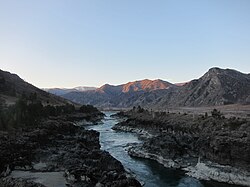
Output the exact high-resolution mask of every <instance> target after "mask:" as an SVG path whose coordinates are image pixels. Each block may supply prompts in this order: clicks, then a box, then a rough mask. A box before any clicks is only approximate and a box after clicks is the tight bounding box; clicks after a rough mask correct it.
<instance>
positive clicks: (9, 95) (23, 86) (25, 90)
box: [0, 69, 72, 105]
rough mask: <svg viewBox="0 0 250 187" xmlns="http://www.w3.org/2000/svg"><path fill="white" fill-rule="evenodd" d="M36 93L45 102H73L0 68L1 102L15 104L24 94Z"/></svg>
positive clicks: (57, 103) (58, 103)
mask: <svg viewBox="0 0 250 187" xmlns="http://www.w3.org/2000/svg"><path fill="white" fill-rule="evenodd" d="M32 94H35V95H36V97H37V98H38V99H39V100H41V101H42V103H43V104H51V105H63V104H72V102H71V101H68V100H66V99H64V98H61V97H59V96H56V95H53V94H50V93H48V92H45V91H44V90H41V89H39V88H37V87H35V86H34V85H32V84H30V83H28V82H26V81H24V80H23V79H22V78H20V77H19V76H18V75H17V74H14V73H10V72H8V71H3V70H1V69H0V102H1V104H6V105H11V104H14V103H15V102H16V101H17V100H18V98H19V97H20V96H22V95H26V96H31V95H32Z"/></svg>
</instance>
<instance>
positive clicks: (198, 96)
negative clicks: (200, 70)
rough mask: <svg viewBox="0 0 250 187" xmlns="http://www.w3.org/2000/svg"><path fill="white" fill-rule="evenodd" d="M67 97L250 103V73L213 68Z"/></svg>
mask: <svg viewBox="0 0 250 187" xmlns="http://www.w3.org/2000/svg"><path fill="white" fill-rule="evenodd" d="M162 85H163V86H162ZM161 86H162V87H161ZM63 97H65V98H67V99H69V100H72V101H74V102H78V103H81V104H92V105H95V106H97V107H103V108H106V107H118V108H128V107H133V106H138V105H141V106H143V107H146V108H156V109H157V108H158V109H160V108H164V107H169V106H170V107H182V106H188V107H197V106H217V105H227V104H250V74H244V73H241V72H239V71H237V70H234V69H221V68H218V67H213V68H210V69H209V70H208V71H207V72H206V73H205V74H204V75H203V76H201V77H200V78H198V79H194V80H191V81H189V82H186V83H182V84H180V83H179V84H176V85H175V84H172V83H169V82H167V81H163V80H160V79H156V80H148V79H143V80H140V81H133V82H128V83H126V84H121V85H117V86H114V85H109V84H105V85H103V86H102V87H100V88H97V89H96V90H95V91H87V92H82V93H77V92H70V93H67V94H65V95H63Z"/></svg>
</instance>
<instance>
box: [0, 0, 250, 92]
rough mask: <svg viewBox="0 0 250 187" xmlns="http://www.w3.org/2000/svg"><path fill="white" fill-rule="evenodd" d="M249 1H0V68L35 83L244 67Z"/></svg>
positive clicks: (190, 75)
mask: <svg viewBox="0 0 250 187" xmlns="http://www.w3.org/2000/svg"><path fill="white" fill-rule="evenodd" d="M249 10H250V0H35V1H34V0H22V1H20V0H0V69H2V70H5V71H10V72H12V73H16V74H18V75H19V76H20V77H21V78H23V79H24V80H25V81H28V82H30V83H32V84H33V85H35V86H37V87H40V88H52V87H66V88H70V87H75V86H101V85H103V84H105V83H109V84H114V85H117V84H121V83H126V82H129V81H134V80H141V79H146V78H147V79H158V78H159V79H163V80H166V81H169V82H172V83H178V82H186V81H189V80H192V79H196V78H199V77H200V76H202V75H203V74H204V73H205V72H206V71H208V69H209V68H211V67H221V68H232V69H236V70H238V71H241V72H244V73H250V11H249Z"/></svg>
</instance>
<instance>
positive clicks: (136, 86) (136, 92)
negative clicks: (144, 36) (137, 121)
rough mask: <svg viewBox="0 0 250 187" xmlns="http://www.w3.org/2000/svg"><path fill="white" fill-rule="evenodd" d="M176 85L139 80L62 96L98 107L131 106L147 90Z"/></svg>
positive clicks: (151, 90) (163, 88)
mask: <svg viewBox="0 0 250 187" xmlns="http://www.w3.org/2000/svg"><path fill="white" fill-rule="evenodd" d="M172 87H176V86H175V85H174V84H171V83H169V82H166V81H163V80H160V79H157V80H148V79H145V80H140V81H134V82H128V83H126V84H121V85H117V86H114V85H109V84H105V85H103V86H101V87H100V88H97V89H96V90H91V91H85V92H79V91H74V92H70V93H67V94H64V95H62V97H64V98H66V99H69V100H71V101H74V102H77V103H81V104H83V103H84V104H91V105H95V106H98V107H105V108H106V107H120V108H123V107H131V106H133V105H134V104H135V103H140V102H139V100H138V99H139V98H140V97H141V96H142V95H143V94H145V93H148V92H156V91H158V90H162V91H163V90H168V89H171V88H172Z"/></svg>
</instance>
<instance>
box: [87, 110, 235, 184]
mask: <svg viewBox="0 0 250 187" xmlns="http://www.w3.org/2000/svg"><path fill="white" fill-rule="evenodd" d="M105 114H106V117H105V119H104V120H103V124H99V125H95V126H89V127H88V129H93V130H96V131H99V132H100V143H101V148H102V149H103V150H106V151H108V152H109V153H110V154H111V155H112V156H113V157H115V158H116V159H117V160H119V161H120V162H121V163H122V164H123V166H124V167H125V169H126V170H128V171H129V172H131V173H133V174H134V175H135V177H136V178H137V179H138V180H139V181H141V182H142V184H145V185H144V186H146V187H154V186H155V187H162V186H164V187H229V186H230V187H236V186H235V185H228V184H221V183H218V182H201V181H199V180H197V179H194V178H192V177H188V176H185V174H184V172H183V171H180V170H174V169H167V168H165V167H163V166H162V165H161V164H158V163H157V162H155V161H152V160H148V159H138V158H132V157H130V156H129V155H128V154H127V152H126V145H127V144H128V143H140V140H138V137H137V135H136V134H133V133H126V132H116V131H113V130H112V129H111V128H112V127H113V126H114V125H115V124H116V123H118V121H117V120H116V119H114V118H112V117H110V116H111V115H112V114H114V113H112V112H106V113H105Z"/></svg>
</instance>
